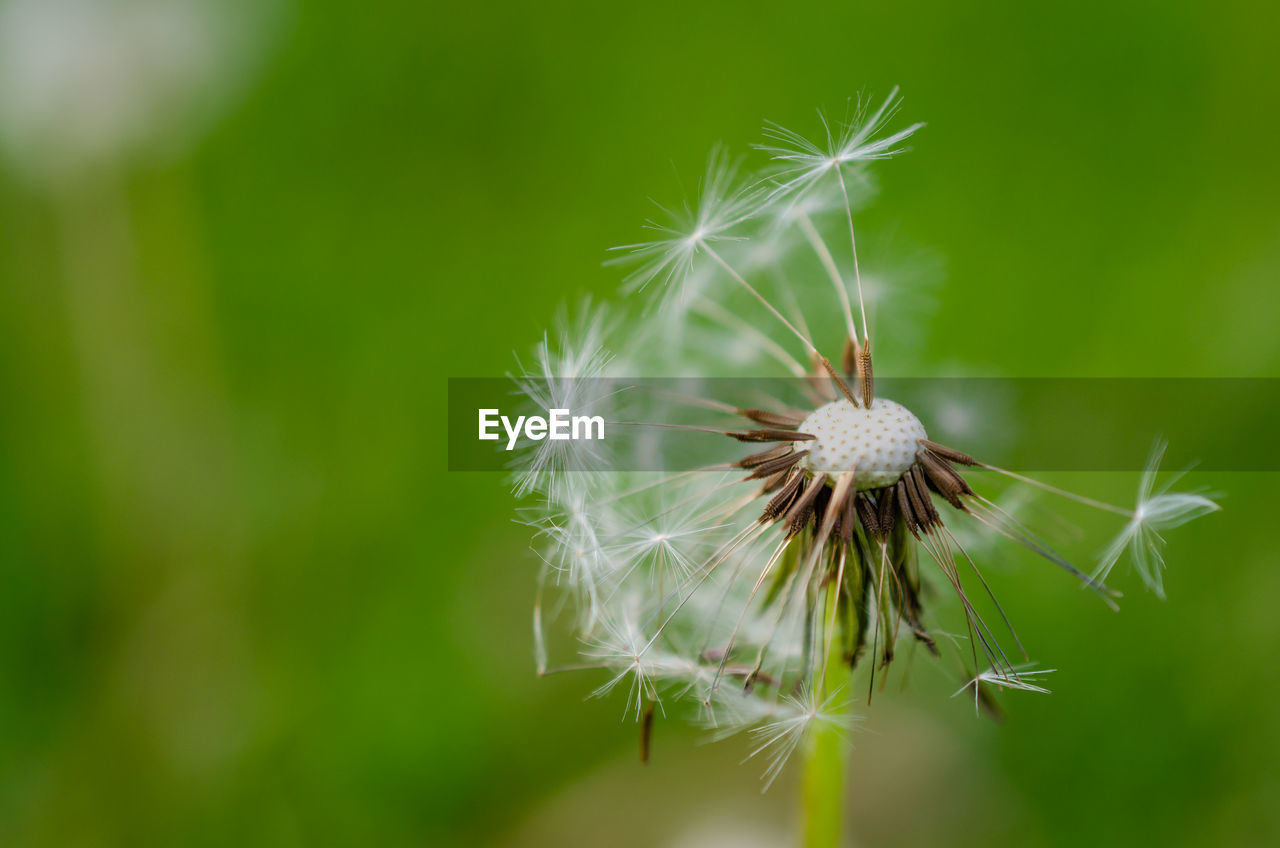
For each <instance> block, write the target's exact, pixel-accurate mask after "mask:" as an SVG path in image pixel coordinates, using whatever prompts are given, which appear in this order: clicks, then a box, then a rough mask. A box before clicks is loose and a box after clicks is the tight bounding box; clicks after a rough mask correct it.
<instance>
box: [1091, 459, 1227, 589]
mask: <svg viewBox="0 0 1280 848" xmlns="http://www.w3.org/2000/svg"><path fill="white" fill-rule="evenodd" d="M1167 447H1168V445H1167V444H1166V443H1165V442H1157V443H1156V445H1155V447H1154V448H1152V451H1151V458H1150V459H1149V460H1148V462H1147V468H1146V470H1145V471H1143V473H1142V479H1141V480H1140V482H1139V484H1138V500H1137V503H1136V504H1135V506H1134V508H1133V514H1132V515H1133V517H1132V518H1130V519H1129V523H1128V524H1127V525H1125V527H1124V529H1123V530H1121V531H1120V535H1119V536H1117V537H1116V538H1115V541H1113V542H1112V543H1111V545H1110V546H1108V548H1107V549H1106V551H1105V552H1104V553H1103V554H1102V557H1101V561H1100V563H1099V565H1098V570H1097V571H1095V572H1094V576H1095V577H1096V578H1098V579H1102V580H1105V579H1106V577H1107V575H1108V574H1110V573H1111V569H1112V568H1114V567H1115V565H1116V563H1117V562H1119V561H1120V557H1121V556H1123V555H1124V553H1125V551H1128V552H1129V556H1130V558H1131V560H1132V561H1133V567H1134V570H1135V571H1137V572H1138V576H1139V577H1141V578H1142V582H1143V583H1145V584H1146V585H1147V588H1149V589H1150V590H1151V591H1153V592H1155V593H1156V595H1158V596H1159V597H1161V598H1163V597H1164V546H1165V540H1164V537H1163V536H1161V535H1160V531H1162V530H1170V529H1172V528H1174V527H1181V526H1182V525H1183V524H1186V523H1187V522H1188V521H1190V520H1192V519H1193V518H1199V517H1200V516H1202V515H1207V514H1208V513H1210V512H1216V511H1217V510H1219V509H1221V507H1219V506H1218V504H1217V503H1215V502H1214V501H1213V500H1211V499H1210V498H1209V497H1207V496H1206V495H1204V494H1199V493H1195V492H1170V491H1169V489H1170V487H1172V486H1173V484H1174V483H1175V482H1177V477H1178V476H1181V475H1176V476H1175V477H1174V478H1173V479H1171V480H1169V481H1168V482H1166V483H1165V485H1164V487H1163V488H1162V489H1160V490H1159V491H1155V483H1156V476H1157V474H1158V473H1159V468H1160V461H1161V460H1162V459H1163V458H1164V452H1165V449H1166V448H1167Z"/></svg>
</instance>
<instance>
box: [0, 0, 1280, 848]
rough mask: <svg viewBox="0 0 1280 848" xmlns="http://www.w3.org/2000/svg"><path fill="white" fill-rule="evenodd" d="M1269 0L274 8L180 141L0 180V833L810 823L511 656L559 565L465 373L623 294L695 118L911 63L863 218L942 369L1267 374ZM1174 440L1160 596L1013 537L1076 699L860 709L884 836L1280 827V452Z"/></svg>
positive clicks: (169, 834)
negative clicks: (176, 148) (915, 292)
mask: <svg viewBox="0 0 1280 848" xmlns="http://www.w3.org/2000/svg"><path fill="white" fill-rule="evenodd" d="M1276 24H1277V20H1276V16H1275V13H1274V11H1273V9H1272V8H1271V7H1270V6H1269V5H1268V4H1263V3H1239V4H1233V3H1226V4H1224V3H1214V4H1209V3H1204V4H1180V3H1179V4H1171V3H1154V2H1153V3H1136V4H1125V5H1123V6H1119V5H1117V4H1114V3H1100V4H1090V5H1089V6H1088V7H1086V6H1073V7H1057V6H1053V5H1051V4H1050V5H1045V4H1024V3H1005V4H991V5H987V6H985V7H983V8H961V7H960V5H959V4H952V3H915V2H906V3H892V4H890V3H884V4H876V5H868V4H862V3H833V4H830V5H825V6H811V7H787V6H786V5H785V4H778V3H761V4H757V3H723V4H721V3H716V4H696V5H695V4H688V3H659V2H649V3H644V4H629V5H626V6H618V7H615V6H614V5H613V4H582V5H581V6H571V5H567V4H559V3H539V4H529V5H528V6H526V7H510V8H502V7H498V6H493V7H487V8H485V7H481V8H475V9H470V10H467V11H463V9H462V8H461V7H457V8H441V7H436V6H432V5H424V4H421V3H414V2H389V0H384V2H379V3H354V2H348V3H342V2H313V3H299V4H298V5H297V7H296V8H294V9H293V11H292V14H291V15H288V16H286V17H285V18H284V22H283V23H282V24H281V30H280V32H279V33H278V36H277V38H276V42H277V44H276V49H275V50H274V52H273V53H272V54H271V55H270V56H269V58H268V59H267V61H266V63H265V66H264V68H263V70H262V73H261V75H260V78H259V79H258V80H257V81H256V83H255V84H254V85H253V86H252V87H251V88H250V90H249V91H248V92H247V94H246V95H245V97H244V98H243V99H242V100H241V101H240V102H239V103H238V104H237V105H236V106H235V107H234V109H232V110H231V112H230V114H228V115H226V116H225V117H224V118H223V120H221V121H220V122H219V123H218V124H217V125H216V126H215V127H214V128H213V130H212V131H211V132H210V133H209V134H207V135H205V136H204V137H203V138H202V140H201V141H200V143H199V145H198V146H196V147H195V148H194V149H192V150H191V151H190V152H189V153H187V154H184V155H183V156H181V157H179V158H176V159H169V160H166V161H165V162H163V163H161V164H156V163H153V164H150V165H147V164H142V165H137V166H134V167H132V168H130V169H129V170H128V171H127V173H124V174H116V175H114V176H116V177H118V178H119V181H118V182H116V183H114V184H111V183H108V182H104V183H100V182H98V181H83V182H81V183H77V184H75V185H72V186H70V187H67V188H64V189H63V190H60V191H59V192H57V193H56V195H55V194H53V193H50V192H47V191H41V190H37V189H36V187H34V186H33V185H31V184H29V183H28V182H26V181H23V180H21V179H19V178H17V177H15V176H13V175H12V174H11V173H7V172H6V173H4V174H3V175H0V844H3V845H15V846H17V845H22V846H28V845H30V846H36V845H39V846H69V845H74V846H79V845H84V846H97V845H102V846H117V845H119V846H131V845H224V844H231V845H237V844H238V845H259V844H261V845H284V846H289V845H325V844H334V845H404V846H409V845H418V846H425V845H430V846H437V845H440V846H452V845H460V846H463V845H465V846H470V845H486V844H500V845H543V844H547V845H565V846H576V845H586V844H594V845H599V844H609V845H618V846H625V845H653V844H671V843H672V842H673V840H674V839H675V838H676V837H677V835H678V834H679V833H681V832H682V831H684V830H685V829H686V828H687V827H688V826H690V822H695V823H699V824H701V825H703V826H706V827H710V828H711V829H713V830H721V831H723V829H724V828H722V826H721V825H720V824H719V823H720V822H726V821H727V822H734V821H743V822H747V823H748V824H749V825H750V827H752V828H756V829H757V832H759V833H760V834H762V838H763V839H766V840H767V839H768V838H770V837H769V834H771V833H782V834H786V833H788V832H789V829H790V827H791V823H790V821H789V820H788V819H787V818H786V817H787V816H788V815H789V814H790V798H789V796H788V793H789V792H790V789H791V787H790V786H789V785H788V784H786V783H785V782H784V783H781V784H779V785H778V787H776V788H775V789H774V790H773V791H772V792H771V793H770V794H769V795H768V796H766V798H765V799H764V800H763V801H761V800H760V798H759V796H758V794H757V792H756V791H757V784H756V781H755V777H756V767H755V766H754V765H748V766H746V767H739V766H737V765H736V761H737V760H738V759H739V758H740V757H741V756H742V754H743V750H742V749H741V747H739V748H734V747H733V744H734V743H725V745H718V746H709V747H699V746H697V745H695V744H694V741H693V739H692V737H691V736H690V735H689V734H687V733H685V732H683V731H680V730H677V729H676V723H674V722H673V723H667V724H664V725H662V727H661V728H660V731H659V733H660V735H659V742H660V747H659V749H658V754H657V756H658V761H657V762H655V764H654V765H653V766H651V767H650V768H649V769H644V768H641V767H640V766H639V765H638V764H635V763H634V761H633V757H634V753H633V752H634V746H635V736H634V732H635V731H634V728H633V727H632V726H631V725H629V724H620V723H619V721H618V717H619V713H620V712H621V707H620V705H619V704H617V703H611V702H600V701H586V702H584V701H583V696H584V695H585V694H586V692H587V691H589V689H590V687H591V684H590V681H588V680H584V679H575V678H571V677H563V678H551V679H547V680H542V681H539V680H537V679H535V677H534V675H533V671H532V660H531V646H530V635H529V625H528V610H529V607H530V604H531V599H532V594H533V581H534V573H535V560H533V558H532V555H531V554H530V553H529V552H528V550H527V542H528V540H527V536H526V534H525V533H524V532H523V531H522V528H520V527H518V526H516V525H515V524H514V523H513V520H512V519H513V510H512V507H513V503H512V499H511V497H510V495H509V494H508V493H507V491H506V490H505V489H504V486H503V483H502V480H501V479H500V478H499V477H497V476H495V475H487V474H449V473H446V472H445V470H444V465H445V458H446V450H445V444H444V439H445V432H444V429H443V426H442V425H443V422H444V420H445V414H444V403H445V386H446V383H445V380H446V378H447V377H450V376H454V377H460V376H497V375H501V374H502V373H504V372H505V371H506V370H507V369H508V368H509V367H510V366H511V362H512V352H513V351H515V350H521V351H523V350H525V349H527V347H528V346H529V344H530V343H531V342H532V341H534V340H535V339H536V338H538V337H539V336H540V334H541V332H542V330H543V328H544V326H545V325H546V324H547V323H548V321H549V320H550V318H551V317H552V315H553V313H554V310H555V308H556V306H557V305H558V304H559V303H560V302H561V301H563V300H565V299H571V298H573V297H575V296H576V295H577V294H579V293H581V292H584V291H586V292H594V293H597V294H601V295H605V296H609V295H611V294H612V292H614V290H615V288H616V285H617V277H618V273H617V270H616V269H614V268H606V267H602V266H601V260H602V259H603V258H604V255H605V254H604V250H605V248H606V247H608V246H610V245H613V244H618V243H623V242H627V241H630V240H634V238H635V236H636V233H637V232H638V223H639V222H640V221H641V220H642V219H643V218H645V217H646V216H647V215H648V214H649V209H650V207H649V202H648V199H647V198H649V197H656V198H659V199H675V198H678V197H679V195H680V191H681V189H680V185H681V180H682V181H683V184H684V185H685V186H689V185H691V184H692V182H693V181H694V180H696V175H697V174H698V173H699V172H700V170H701V166H702V162H703V159H704V157H705V154H706V151H707V150H708V149H709V148H710V146H711V145H712V144H713V143H715V142H719V141H723V142H725V143H726V144H728V145H729V146H730V147H731V148H732V149H734V150H741V151H746V149H747V147H748V145H749V144H750V143H751V142H753V141H756V140H757V139H758V132H759V127H760V124H761V122H762V120H763V119H765V118H769V119H773V120H777V121H780V122H783V123H786V124H788V125H798V126H801V127H804V128H810V127H812V126H813V124H814V117H813V109H814V108H815V107H817V106H826V107H829V108H832V109H834V110H837V111H839V110H842V109H843V108H844V104H845V102H846V99H847V98H848V97H850V96H854V95H856V94H857V93H859V92H860V91H866V92H868V93H872V94H877V93H884V92H886V91H888V89H889V88H890V87H891V86H893V85H895V84H897V85H901V86H902V88H903V91H904V94H905V95H906V98H907V100H906V106H905V111H904V115H905V116H906V117H908V118H910V119H913V120H914V119H923V120H927V121H928V122H929V126H928V127H927V128H926V129H925V130H924V131H922V132H921V133H920V134H919V136H918V140H917V141H916V142H915V143H914V147H915V150H914V151H913V152H912V153H911V154H910V155H909V156H907V157H904V158H902V159H900V160H896V161H893V162H891V163H888V164H887V165H886V166H884V167H883V168H881V173H882V176H883V187H884V191H883V197H882V199H881V200H880V201H879V203H878V204H877V205H876V206H875V207H874V208H873V209H872V210H871V211H870V212H868V213H867V214H866V215H865V216H864V220H865V226H866V227H867V228H868V229H869V230H870V231H877V230H878V231H880V232H889V231H892V232H893V233H894V237H895V239H901V241H902V242H903V243H904V244H909V245H919V246H927V247H928V248H929V249H930V250H931V251H933V252H935V253H936V254H937V255H938V256H939V257H941V258H942V260H943V261H944V262H945V266H946V280H945V283H944V284H943V285H942V286H941V287H940V289H939V291H938V312H937V317H936V319H935V320H934V321H933V324H932V332H931V333H930V334H929V336H928V337H927V341H926V342H925V349H924V350H922V351H916V352H915V357H916V358H917V359H918V360H920V361H925V362H934V363H937V364H938V367H939V368H943V367H948V368H949V367H954V366H956V365H957V364H959V365H963V366H965V367H966V368H967V372H966V373H973V374H983V373H990V374H995V375H1001V376H1259V377H1278V376H1280V333H1277V331H1276V320H1277V315H1280V302H1278V301H1277V298H1276V287H1277V285H1278V283H1280V166H1277V164H1276V160H1275V150H1276V137H1277V131H1278V130H1280V117H1277V114H1278V113H1277V111H1276V108H1275V107H1276V104H1277V103H1278V102H1280V64H1277V62H1276V60H1275V44H1274V41H1275V38H1274V32H1275V28H1276ZM673 165H674V174H675V175H673ZM122 222H127V226H128V228H129V232H127V233H124V234H120V233H117V232H116V226H117V225H119V224H120V223H122ZM120 263H124V264H125V265H126V266H127V267H132V268H133V269H134V272H133V273H132V274H131V275H129V277H128V279H119V278H117V275H116V273H115V271H114V270H113V269H114V268H115V267H117V266H118V265H119V264H120ZM86 268H89V269H91V270H90V271H89V272H87V273H86V271H85V269H86ZM77 269H78V270H77ZM77 273H78V274H79V275H80V277H81V280H82V282H83V280H84V279H86V278H87V279H91V280H95V281H97V283H98V284H97V285H95V286H90V287H89V288H90V291H89V292H88V293H87V294H86V293H85V292H84V291H83V290H81V291H79V292H77V291H76V289H75V286H74V285H72V284H69V282H68V280H69V279H71V278H73V277H75V275H76V274H77ZM77 304H79V305H77ZM77 310H79V311H77ZM76 315H79V316H80V318H79V319H77V318H76V317H75V316H76ZM877 365H878V367H879V368H881V369H883V370H884V372H885V373H893V364H892V362H891V361H889V360H888V359H887V358H886V359H884V360H880V361H878V362H877ZM1222 438H1224V439H1231V438H1232V433H1230V432H1224V433H1222ZM1192 479H1193V481H1194V482H1197V483H1205V484H1209V485H1212V486H1213V487H1214V488H1216V489H1218V490H1220V491H1223V492H1226V493H1227V497H1226V499H1225V500H1224V504H1225V506H1226V509H1225V510H1224V511H1223V512H1222V513H1221V514H1219V515H1215V516H1212V517H1210V518H1207V519H1205V520H1203V521H1202V522H1199V523H1198V524H1196V525H1192V526H1191V527H1188V528H1185V529H1183V530H1181V531H1174V533H1173V534H1172V536H1171V555H1170V564H1171V568H1170V574H1169V576H1168V580H1167V586H1168V591H1169V596H1170V597H1169V600H1168V601H1167V602H1164V603H1161V602H1158V601H1156V600H1155V599H1154V598H1153V597H1152V596H1151V595H1149V594H1147V593H1145V592H1143V591H1142V590H1141V589H1140V586H1139V584H1138V582H1137V580H1136V578H1134V577H1133V576H1131V575H1130V576H1128V577H1121V578H1120V579H1119V580H1118V581H1117V582H1119V583H1120V585H1121V586H1122V587H1123V588H1125V589H1126V590H1127V595H1128V597H1127V598H1126V599H1125V602H1124V605H1123V611H1122V612H1121V613H1120V614H1119V615H1113V614H1110V613H1108V612H1107V611H1105V610H1103V609H1101V608H1100V606H1099V605H1098V604H1096V603H1094V602H1092V600H1091V599H1090V598H1089V597H1087V596H1086V595H1085V594H1082V593H1080V592H1078V591H1075V589H1074V587H1073V586H1072V585H1071V583H1070V582H1069V581H1067V580H1064V579H1061V578H1060V575H1058V574H1056V573H1052V572H1051V571H1050V570H1048V569H1046V568H1042V567H1041V566H1040V565H1039V564H1037V563H1034V562H1031V561H1029V560H1025V559H1022V558H1013V559H1011V560H1010V561H1009V563H1007V564H1005V565H1002V566H997V567H996V570H995V574H994V576H993V583H994V584H995V588H996V589H997V591H998V592H999V593H1000V594H1001V597H1002V600H1003V601H1004V602H1005V606H1006V607H1007V608H1008V609H1010V611H1011V612H1012V614H1013V616H1014V617H1015V619H1016V621H1017V622H1018V623H1019V624H1020V630H1021V634H1022V636H1023V638H1024V641H1026V642H1028V643H1029V645H1030V646H1031V647H1032V650H1033V653H1034V654H1035V655H1036V656H1037V657H1038V658H1041V659H1042V660H1043V661H1044V662H1045V663H1046V664H1047V665H1050V666H1053V667H1057V668H1059V669H1061V670H1060V671H1059V672H1058V673H1057V674H1055V675H1054V676H1053V683H1052V686H1053V688H1054V689H1055V694H1054V695H1053V696H1051V697H1037V696H1030V695H1026V696H1022V697H1013V698H1008V699H1006V701H1005V704H1006V707H1007V709H1008V712H1009V719H1008V721H1007V722H1006V723H1005V724H1004V725H1002V726H998V727H997V726H995V725H991V724H988V723H986V722H983V721H976V720H974V719H973V716H972V711H971V710H969V709H967V708H966V706H965V704H963V703H962V702H961V700H960V699H956V700H948V699H947V698H946V696H947V695H949V694H950V692H951V691H952V689H953V688H954V686H953V685H952V682H953V681H951V680H950V679H946V678H945V677H944V676H943V675H941V674H938V673H935V671H934V670H933V669H931V668H930V667H929V663H927V662H921V663H919V665H918V667H917V669H916V670H915V672H914V673H913V677H914V680H913V685H912V687H911V690H910V691H909V692H908V693H906V694H898V693H894V692H890V693H887V694H886V696H885V697H884V698H881V699H877V700H876V701H875V703H873V704H872V706H871V707H870V708H867V709H866V710H865V713H866V716H867V717H866V721H865V723H864V726H865V728H866V729H867V731H871V732H864V733H859V734H858V735H857V737H856V738H855V742H856V744H857V750H856V752H855V754H854V760H853V763H854V765H853V769H852V775H851V783H852V786H853V790H854V797H853V798H851V802H850V803H851V810H852V813H851V815H852V816H853V818H854V819H855V824H854V827H853V830H854V832H855V834H857V835H858V836H860V837H861V839H862V841H863V842H864V843H865V844H869V845H870V844H875V845H907V844H923V845H937V844H950V845H990V844H1018V845H1061V846H1074V845H1079V844H1091V845H1135V844H1153V845H1166V846H1168V845H1206V846H1208V845H1215V846H1216V845H1223V844H1242V845H1245V844H1250V845H1251V844H1264V843H1268V842H1274V841H1276V840H1280V812H1278V811H1280V777H1278V776H1277V770H1276V763H1277V762H1280V722H1277V721H1276V718H1275V716H1276V712H1277V708H1278V707H1280V692H1278V691H1277V685H1278V684H1277V682H1276V681H1277V677H1276V673H1275V668H1276V666H1277V663H1280V632H1278V628H1277V626H1276V624H1275V621H1276V605H1277V603H1278V602H1280V568H1277V566H1280V562H1278V561H1277V560H1278V558H1277V556H1276V549H1275V544H1274V537H1273V536H1272V535H1271V533H1270V530H1271V529H1272V527H1273V525H1274V522H1275V516H1276V506H1277V504H1276V499H1275V498H1274V496H1273V494H1272V493H1273V489H1274V484H1275V476H1274V475H1265V474H1213V475H1210V474H1204V475H1199V476H1193V478H1192ZM1070 482H1073V483H1075V484H1077V485H1078V486H1079V487H1081V488H1085V489H1087V490H1089V491H1091V492H1095V493H1098V494H1102V495H1107V496H1111V497H1114V498H1125V497H1127V496H1128V495H1127V492H1128V491H1129V488H1130V485H1131V483H1132V476H1131V475H1130V476H1128V477H1125V476H1123V475H1116V476H1115V477H1114V478H1113V477H1111V476H1103V475H1093V476H1089V475H1082V476H1079V477H1075V478H1071V479H1070ZM1074 517H1075V516H1074V515H1073V518H1074ZM1080 520H1081V523H1082V527H1083V528H1084V530H1085V532H1086V533H1095V534H1100V533H1103V532H1106V531H1107V530H1108V528H1109V527H1110V525H1108V524H1106V523H1105V522H1104V521H1102V520H1100V519H1097V518H1096V517H1093V516H1087V515H1085V516H1080ZM1097 538H1102V536H1100V535H1099V536H1097ZM761 822H763V823H761ZM693 844H699V843H697V842H694V843H693ZM729 844H738V843H733V842H730V843H729ZM766 844H767V843H766Z"/></svg>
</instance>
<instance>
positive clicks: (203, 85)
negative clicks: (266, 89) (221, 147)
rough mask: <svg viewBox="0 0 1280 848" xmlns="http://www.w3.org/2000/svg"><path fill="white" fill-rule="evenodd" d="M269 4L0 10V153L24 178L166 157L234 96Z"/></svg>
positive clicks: (103, 2)
mask: <svg viewBox="0 0 1280 848" xmlns="http://www.w3.org/2000/svg"><path fill="white" fill-rule="evenodd" d="M278 8H279V3H277V2H274V0H270V1H269V2H268V0H264V1H263V2H259V3H249V2H241V0H223V2H218V1H217V0H0V145H2V146H3V150H4V153H5V155H6V156H7V158H8V159H9V160H10V163H11V164H12V166H13V168H14V169H15V170H16V171H17V172H19V173H20V174H22V175H23V176H25V177H28V178H30V179H34V180H47V179H58V178H67V177H71V178H74V177H75V176H77V175H80V174H82V173H84V172H85V171H87V170H91V169H94V168H99V167H103V166H111V165H118V164H121V163H123V162H125V161H127V160H130V159H133V158H147V157H154V156H163V155H165V154H172V153H173V152H175V150H180V149H182V148H183V147H184V146H185V145H186V144H189V143H190V141H191V140H192V139H193V138H194V137H196V136H198V135H199V133H200V132H201V131H202V130H203V129H205V128H206V127H207V126H208V125H209V124H210V123H211V121H212V120H213V119H214V118H215V117H216V116H217V115H218V114H219V113H220V112H221V111H222V109H223V108H225V106H226V105H227V103H228V101H229V100H230V99H231V97H232V95H233V94H234V93H235V92H237V91H238V90H240V89H241V88H242V85H243V82H244V81H245V79H246V78H247V76H248V75H249V74H248V72H249V71H250V70H251V69H252V68H253V67H254V66H255V65H256V64H257V62H256V61H255V60H256V58H257V57H258V56H259V55H260V53H261V48H262V46H263V45H264V44H265V43H266V41H267V40H268V39H267V38H266V37H265V36H266V33H267V31H268V30H269V29H271V27H270V26H269V24H270V23H271V22H273V21H274V20H275V18H276V15H274V14H273V13H272V10H276V9H278Z"/></svg>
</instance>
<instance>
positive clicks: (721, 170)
mask: <svg viewBox="0 0 1280 848" xmlns="http://www.w3.org/2000/svg"><path fill="white" fill-rule="evenodd" d="M737 175H738V165H737V163H736V162H734V161H733V160H731V159H730V158H729V156H728V154H727V153H725V152H724V151H723V150H721V149H717V150H715V151H713V152H712V154H711V156H710V157H709V159H708V160H707V169H706V174H705V176H704V177H703V180H702V186H701V192H700V194H699V196H698V202H697V205H696V206H694V207H692V208H691V207H689V206H688V205H685V206H682V207H680V208H676V209H668V208H666V207H663V206H659V207H658V209H659V210H660V211H661V212H662V214H663V220H659V221H654V220H651V221H649V222H648V224H647V226H648V227H649V228H650V229H652V230H656V231H657V232H658V233H660V234H661V237H660V238H656V239H653V240H652V241H647V242H638V243H636V244H626V245H622V246H621V247H616V248H614V250H620V251H626V252H627V253H628V254H629V255H628V256H625V257H621V258H620V259H617V260H613V261H614V262H628V261H638V262H640V263H641V264H640V267H639V268H637V269H636V270H635V271H633V272H632V273H631V274H629V275H628V276H627V277H626V279H625V281H624V282H625V284H626V285H627V286H628V287H630V288H632V289H642V288H644V287H645V286H647V285H648V284H649V283H651V282H653V281H654V280H658V281H660V282H662V283H664V284H668V285H670V286H673V287H675V288H677V289H679V287H680V284H682V283H684V282H685V281H686V280H687V279H688V278H689V275H690V274H691V273H692V271H693V267H694V260H695V258H696V257H697V256H698V254H699V253H700V252H701V251H704V250H705V249H706V248H707V247H708V246H709V245H711V244H713V243H716V242H722V241H726V240H732V239H733V238H734V235H733V230H734V228H735V227H737V226H738V225H740V224H742V223H743V222H744V221H746V220H747V219H749V218H750V217H751V216H752V215H753V214H755V212H756V210H757V208H758V202H759V200H760V198H761V196H762V193H761V192H760V191H759V190H751V189H749V188H745V187H743V186H741V185H739V184H738V183H737Z"/></svg>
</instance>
